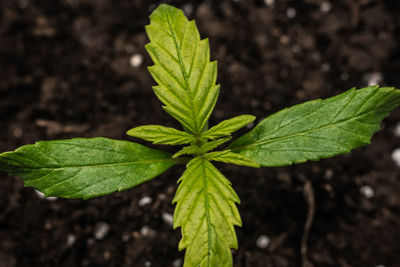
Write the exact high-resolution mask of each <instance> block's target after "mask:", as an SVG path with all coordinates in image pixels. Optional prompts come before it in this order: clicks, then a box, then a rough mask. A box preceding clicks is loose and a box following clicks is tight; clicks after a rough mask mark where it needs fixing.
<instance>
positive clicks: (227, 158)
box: [204, 150, 260, 168]
mask: <svg viewBox="0 0 400 267" xmlns="http://www.w3.org/2000/svg"><path fill="white" fill-rule="evenodd" d="M204 158H205V159H207V160H209V161H219V162H224V163H231V164H236V165H240V166H248V167H253V168H260V164H258V162H255V161H253V160H251V159H249V158H246V157H245V156H242V155H240V154H237V153H233V152H231V151H230V150H224V151H214V152H210V153H207V154H205V155H204Z"/></svg>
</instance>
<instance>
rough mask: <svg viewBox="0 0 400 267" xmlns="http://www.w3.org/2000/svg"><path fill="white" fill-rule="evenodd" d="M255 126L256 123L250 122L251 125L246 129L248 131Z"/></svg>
mask: <svg viewBox="0 0 400 267" xmlns="http://www.w3.org/2000/svg"><path fill="white" fill-rule="evenodd" d="M253 126H254V122H253V121H252V122H250V123H249V124H247V125H246V128H247V129H251V128H253Z"/></svg>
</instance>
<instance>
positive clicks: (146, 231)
mask: <svg viewBox="0 0 400 267" xmlns="http://www.w3.org/2000/svg"><path fill="white" fill-rule="evenodd" d="M140 234H141V235H142V236H144V237H148V236H149V237H152V236H155V235H156V232H155V231H154V230H153V229H151V228H150V227H148V226H146V225H144V226H143V227H142V228H141V229H140Z"/></svg>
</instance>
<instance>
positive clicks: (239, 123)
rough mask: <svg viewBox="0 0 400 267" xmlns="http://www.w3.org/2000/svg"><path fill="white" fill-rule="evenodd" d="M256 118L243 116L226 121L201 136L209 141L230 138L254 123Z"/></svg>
mask: <svg viewBox="0 0 400 267" xmlns="http://www.w3.org/2000/svg"><path fill="white" fill-rule="evenodd" d="M255 118H256V117H255V116H252V115H241V116H237V117H235V118H232V119H229V120H224V121H222V122H220V123H218V124H217V125H215V126H213V127H211V128H210V129H209V130H207V131H206V132H204V133H202V135H201V136H202V137H204V138H209V139H215V138H219V137H223V136H229V135H230V134H231V133H233V132H236V131H237V130H239V129H240V128H242V127H244V126H246V125H247V124H249V123H251V122H252V121H254V120H255Z"/></svg>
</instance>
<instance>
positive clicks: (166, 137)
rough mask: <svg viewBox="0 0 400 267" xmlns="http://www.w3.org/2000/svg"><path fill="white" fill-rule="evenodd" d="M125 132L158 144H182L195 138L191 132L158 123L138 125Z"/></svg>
mask: <svg viewBox="0 0 400 267" xmlns="http://www.w3.org/2000/svg"><path fill="white" fill-rule="evenodd" d="M126 134H127V135H130V136H133V137H137V138H140V139H143V140H146V141H150V142H153V144H160V145H183V144H189V143H192V142H193V141H195V140H196V138H195V137H194V136H193V135H192V134H189V133H187V132H183V131H179V130H176V129H174V128H170V127H165V126H160V125H144V126H139V127H136V128H133V129H130V130H129V131H128V132H127V133H126Z"/></svg>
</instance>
